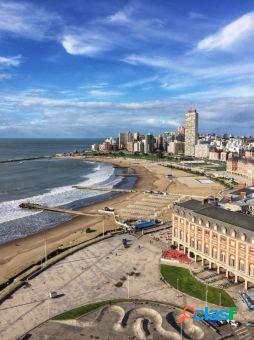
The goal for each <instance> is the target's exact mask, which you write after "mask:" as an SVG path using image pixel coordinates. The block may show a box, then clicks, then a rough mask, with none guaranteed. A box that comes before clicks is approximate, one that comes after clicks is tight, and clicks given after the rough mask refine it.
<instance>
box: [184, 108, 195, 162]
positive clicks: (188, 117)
mask: <svg viewBox="0 0 254 340" xmlns="http://www.w3.org/2000/svg"><path fill="white" fill-rule="evenodd" d="M197 141H198V112H197V110H196V109H191V110H189V111H188V112H186V114H185V156H192V157H194V156H195V145H196V144H197Z"/></svg>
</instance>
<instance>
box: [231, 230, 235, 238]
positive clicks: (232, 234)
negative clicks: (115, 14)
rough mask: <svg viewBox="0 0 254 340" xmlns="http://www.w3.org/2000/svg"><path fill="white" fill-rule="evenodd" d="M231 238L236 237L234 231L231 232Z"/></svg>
mask: <svg viewBox="0 0 254 340" xmlns="http://www.w3.org/2000/svg"><path fill="white" fill-rule="evenodd" d="M231 236H232V237H234V238H235V237H236V232H235V230H232V231H231Z"/></svg>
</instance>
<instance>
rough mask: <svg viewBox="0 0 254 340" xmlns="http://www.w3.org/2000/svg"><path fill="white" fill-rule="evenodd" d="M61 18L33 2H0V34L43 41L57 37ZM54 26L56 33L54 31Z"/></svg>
mask: <svg viewBox="0 0 254 340" xmlns="http://www.w3.org/2000/svg"><path fill="white" fill-rule="evenodd" d="M59 21H60V17H59V16H58V15H56V14H53V13H49V12H48V11H46V10H44V9H43V8H42V7H38V6H36V5H34V4H32V3H31V2H25V1H24V2H23V1H22V2H21V1H2V0H1V1H0V33H2V34H3V33H5V34H8V35H9V36H13V37H24V38H30V39H35V40H41V39H44V38H49V37H52V36H55V34H56V30H57V25H58V24H59ZM52 26H54V31H52Z"/></svg>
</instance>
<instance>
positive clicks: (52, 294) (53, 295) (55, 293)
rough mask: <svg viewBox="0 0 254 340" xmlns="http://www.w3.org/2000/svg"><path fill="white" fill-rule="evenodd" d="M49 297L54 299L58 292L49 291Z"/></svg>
mask: <svg viewBox="0 0 254 340" xmlns="http://www.w3.org/2000/svg"><path fill="white" fill-rule="evenodd" d="M49 297H50V298H51V299H55V298H57V297H58V293H57V292H50V293H49Z"/></svg>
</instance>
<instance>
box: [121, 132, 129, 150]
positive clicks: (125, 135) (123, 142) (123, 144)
mask: <svg viewBox="0 0 254 340" xmlns="http://www.w3.org/2000/svg"><path fill="white" fill-rule="evenodd" d="M132 141H133V136H132V133H131V132H130V131H128V132H119V135H118V144H119V145H118V148H119V149H120V150H121V149H126V147H127V143H128V142H132Z"/></svg>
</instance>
